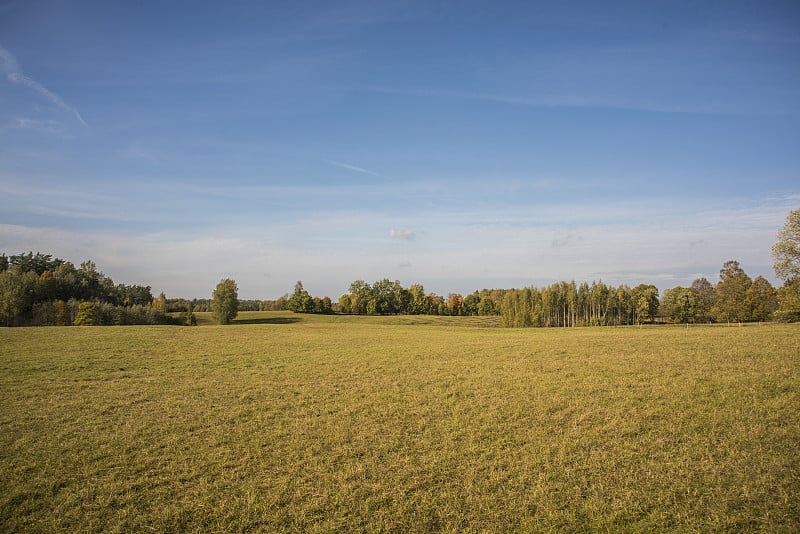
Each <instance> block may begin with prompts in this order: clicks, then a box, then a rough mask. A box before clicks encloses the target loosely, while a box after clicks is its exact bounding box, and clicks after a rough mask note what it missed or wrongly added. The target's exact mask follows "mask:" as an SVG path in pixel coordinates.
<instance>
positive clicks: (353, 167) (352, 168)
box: [328, 160, 380, 176]
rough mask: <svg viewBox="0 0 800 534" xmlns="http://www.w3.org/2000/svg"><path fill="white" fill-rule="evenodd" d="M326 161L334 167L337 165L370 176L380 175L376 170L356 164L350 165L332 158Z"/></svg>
mask: <svg viewBox="0 0 800 534" xmlns="http://www.w3.org/2000/svg"><path fill="white" fill-rule="evenodd" d="M328 163H330V164H331V165H333V166H335V167H339V168H340V169H347V170H348V171H353V172H358V173H361V174H369V175H370V176H380V175H379V174H378V173H377V172H374V171H370V170H369V169H365V168H363V167H358V166H356V165H350V164H349V163H342V162H341V161H334V160H328Z"/></svg>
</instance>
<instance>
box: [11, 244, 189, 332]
mask: <svg viewBox="0 0 800 534" xmlns="http://www.w3.org/2000/svg"><path fill="white" fill-rule="evenodd" d="M166 311H167V310H166V298H165V297H164V295H163V293H162V294H161V295H159V297H158V298H155V299H154V298H153V295H152V293H151V288H150V286H140V285H126V284H115V283H114V281H113V280H112V279H111V278H109V277H108V276H105V275H104V274H103V273H102V272H100V271H98V270H97V266H96V265H95V263H94V262H92V261H85V262H83V263H81V265H80V267H77V268H76V267H75V266H74V265H73V264H72V263H70V262H68V261H65V260H62V259H60V258H54V257H53V256H52V255H50V254H42V253H40V252H37V253H36V254H34V253H33V252H28V253H22V254H17V255H13V256H6V255H5V254H0V324H2V325H3V326H50V325H59V326H68V325H72V324H79V325H90V324H94V325H113V324H171V323H173V322H175V321H174V320H173V319H172V318H170V317H169V316H168V315H167V314H166Z"/></svg>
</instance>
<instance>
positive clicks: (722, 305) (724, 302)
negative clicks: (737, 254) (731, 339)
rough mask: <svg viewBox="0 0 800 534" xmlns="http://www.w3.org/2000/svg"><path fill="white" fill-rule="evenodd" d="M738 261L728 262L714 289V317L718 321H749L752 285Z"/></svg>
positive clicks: (721, 271) (724, 265)
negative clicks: (748, 297) (749, 301)
mask: <svg viewBox="0 0 800 534" xmlns="http://www.w3.org/2000/svg"><path fill="white" fill-rule="evenodd" d="M752 283H753V282H752V280H751V279H750V277H749V276H747V273H745V272H744V270H743V269H742V268H741V267H740V266H739V262H738V261H734V260H730V261H726V262H725V263H724V264H723V266H722V269H721V270H720V271H719V282H718V283H717V287H715V288H714V307H713V308H712V315H713V316H714V318H715V319H716V320H717V321H722V322H729V323H730V322H741V321H746V320H748V319H749V318H750V317H749V315H750V314H749V310H748V305H747V290H748V289H749V288H750V284H752Z"/></svg>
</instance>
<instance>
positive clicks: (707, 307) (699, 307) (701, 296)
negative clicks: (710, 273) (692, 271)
mask: <svg viewBox="0 0 800 534" xmlns="http://www.w3.org/2000/svg"><path fill="white" fill-rule="evenodd" d="M689 289H691V290H692V293H693V294H694V303H695V321H697V322H698V323H706V322H708V321H710V320H711V308H712V307H713V306H714V286H713V285H711V282H709V281H708V280H707V279H706V278H702V277H701V278H698V279H697V280H695V281H694V282H692V286H691V287H690V288H689Z"/></svg>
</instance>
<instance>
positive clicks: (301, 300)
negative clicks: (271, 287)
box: [286, 280, 314, 313]
mask: <svg viewBox="0 0 800 534" xmlns="http://www.w3.org/2000/svg"><path fill="white" fill-rule="evenodd" d="M286 307H287V308H288V309H289V310H291V311H293V312H295V313H314V299H312V298H311V295H310V294H309V293H308V291H306V290H305V289H304V288H303V282H301V281H300V280H298V281H297V283H296V284H295V285H294V292H293V293H292V296H291V297H289V300H288V301H287V302H286Z"/></svg>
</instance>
